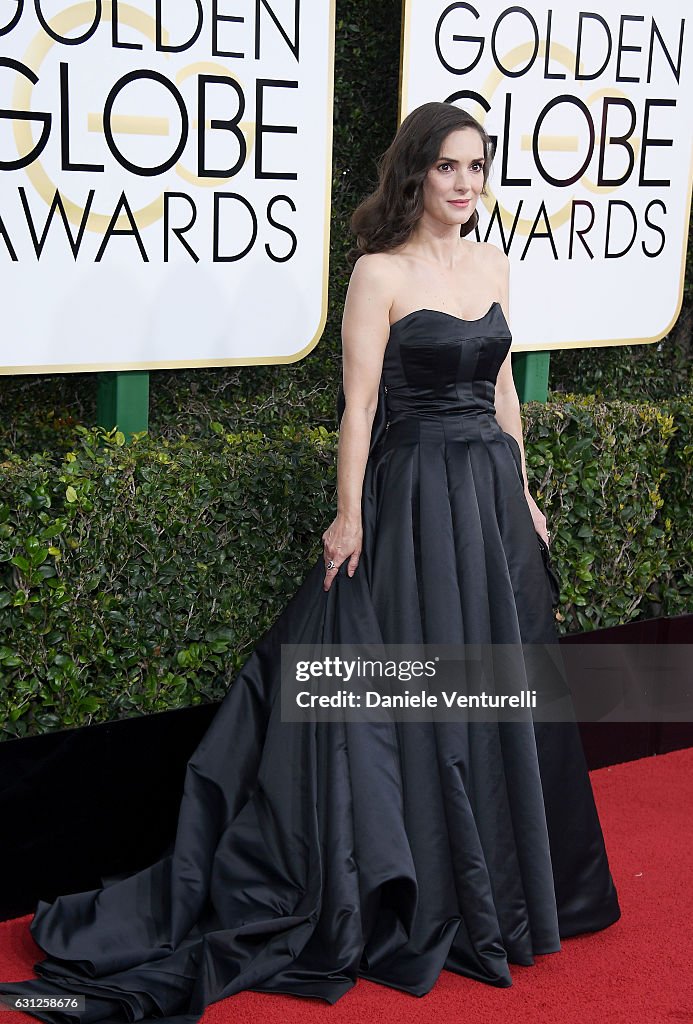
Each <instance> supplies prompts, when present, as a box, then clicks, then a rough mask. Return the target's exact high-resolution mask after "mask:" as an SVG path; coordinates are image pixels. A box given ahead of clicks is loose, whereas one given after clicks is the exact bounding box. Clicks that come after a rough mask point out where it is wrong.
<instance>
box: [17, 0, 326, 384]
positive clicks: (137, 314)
mask: <svg viewBox="0 0 693 1024" xmlns="http://www.w3.org/2000/svg"><path fill="white" fill-rule="evenodd" d="M333 63H334V0H302V2H301V0H252V2H249V0H243V2H241V0H128V2H124V0H111V2H108V0H84V2H77V3H71V2H69V0H14V2H12V3H1V4H0V294H1V300H2V309H3V330H2V337H1V338H0V370H1V371H2V372H4V373H41V372H48V371H54V372H58V371H60V372H65V371H77V370H110V369H139V368H142V369H146V368H159V367H183V366H226V365H231V364H235V363H270V362H291V361H294V360H296V359H299V358H300V357H301V356H303V355H305V354H306V353H307V352H308V351H309V350H310V349H311V348H312V347H313V346H314V345H315V344H316V342H317V341H318V339H319V337H320V335H321V333H322V329H323V326H324V322H325V317H326V309H327V271H328V255H329V250H328V234H329V211H330V186H331V150H332V80H333Z"/></svg>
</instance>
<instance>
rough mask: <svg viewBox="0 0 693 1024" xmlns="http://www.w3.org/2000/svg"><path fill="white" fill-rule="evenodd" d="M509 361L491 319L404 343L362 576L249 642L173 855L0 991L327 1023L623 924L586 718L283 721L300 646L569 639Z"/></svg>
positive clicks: (45, 930) (390, 377) (374, 477)
mask: <svg viewBox="0 0 693 1024" xmlns="http://www.w3.org/2000/svg"><path fill="white" fill-rule="evenodd" d="M510 341H511V338H510V333H509V330H508V327H507V324H506V322H505V319H504V317H503V313H502V310H501V308H500V306H499V305H498V304H494V305H493V306H492V307H491V309H490V310H489V311H488V313H487V314H486V315H485V316H484V317H482V318H480V320H476V321H468V320H461V319H459V318H457V317H454V316H450V315H448V314H446V313H442V312H440V311H434V310H419V311H416V312H414V313H411V314H410V315H409V316H407V317H404V318H403V319H402V320H400V321H398V322H397V323H396V324H394V325H393V326H392V329H391V333H390V339H389V343H388V346H387V349H386V352H385V359H384V364H383V376H382V383H381V390H380V400H379V406H378V414H377V416H376V419H375V423H374V429H373V437H372V441H371V454H370V457H369V460H368V464H367V467H366V474H365V480H364V488H363V521H364V549H363V554H362V558H361V563H360V565H359V568H358V570H357V571H356V573H355V575H354V576H353V578H349V577H348V576H347V574H346V571H345V570H346V563H345V564H344V565H343V566H342V567H341V569H340V571H339V573H338V575H337V577H336V579H335V581H334V583H333V585H332V588H331V590H330V591H329V593H327V594H325V593H324V591H323V589H322V581H323V578H324V565H323V561H322V559H319V560H318V561H317V563H316V564H315V565H314V566H313V568H312V570H311V571H310V572H309V574H308V576H307V578H306V580H305V581H304V583H303V585H302V586H301V588H300V589H299V590H298V592H297V593H296V594H295V595H294V597H293V599H292V600H291V602H290V603H289V604H288V606H287V607H286V609H285V610H284V612H283V613H282V614H281V615H280V616H279V618H278V619H277V620H276V622H275V624H274V625H273V627H272V628H271V629H270V630H269V631H268V633H266V634H265V636H264V637H263V638H262V639H261V641H260V642H259V643H258V645H257V647H256V648H255V650H254V652H253V654H252V655H251V656H250V658H249V660H248V661H247V662H246V664H245V666H244V667H243V669H242V670H241V672H240V674H239V675H238V677H237V678H236V681H235V682H234V683H233V685H232V686H231V687H230V689H229V691H228V693H227V695H226V696H225V698H224V700H223V701H222V702H221V704H220V706H219V710H218V712H217V714H216V716H215V718H214V720H213V722H212V725H211V726H210V728H209V730H208V731H207V733H206V734H205V736H204V738H203V740H202V742H201V743H200V745H199V746H198V748H197V750H196V751H195V753H194V754H193V756H192V758H191V759H190V761H189V764H188V769H187V774H186V780H185V787H184V793H183V797H182V801H181V808H180V817H179V821H178V827H177V833H176V836H175V841H174V842H173V843H172V845H171V847H170V849H169V851H168V853H167V855H166V856H165V857H163V858H162V859H161V860H160V861H158V862H157V863H155V864H153V865H151V866H149V867H147V868H145V869H143V870H141V871H139V872H137V873H135V874H134V875H130V876H129V877H125V878H119V879H111V880H107V881H108V884H106V885H105V886H104V887H103V888H102V889H98V890H94V891H91V892H84V893H73V894H70V895H65V896H61V897H59V898H58V899H56V900H55V901H54V902H53V903H52V904H48V903H46V902H43V901H42V902H40V903H39V904H38V907H37V909H36V913H35V916H34V918H33V920H32V922H31V926H30V928H31V933H32V935H33V937H34V939H35V940H36V942H37V943H38V945H39V946H40V947H41V948H42V950H43V951H44V952H45V954H46V957H45V959H43V960H41V961H40V962H39V963H38V964H36V971H37V972H38V974H39V975H40V977H39V979H37V980H32V981H28V982H23V983H15V984H11V983H6V984H3V985H0V991H2V992H9V991H11V992H14V993H20V994H24V995H29V996H31V995H41V994H44V993H50V994H60V993H64V992H69V993H84V994H85V995H86V997H87V1001H86V1006H87V1009H86V1012H84V1013H76V1014H70V1013H66V1012H54V1011H46V1010H37V1009H32V1010H30V1011H28V1012H31V1013H33V1015H34V1016H36V1017H38V1018H39V1019H42V1020H46V1021H72V1020H74V1021H77V1020H80V1021H83V1022H84V1024H91V1022H93V1021H106V1022H113V1024H116V1022H119V1024H120V1022H123V1021H134V1020H152V1019H154V1018H156V1019H159V1020H163V1021H166V1022H170V1024H193V1022H194V1021H197V1020H199V1018H200V1016H201V1015H202V1012H203V1010H204V1008H205V1007H206V1006H207V1005H209V1004H210V1003H212V1002H216V1001H218V1000H219V999H222V998H225V997H227V996H230V995H233V994H234V993H236V992H239V991H241V990H243V989H252V990H254V991H261V992H283V993H291V994H295V995H303V996H314V997H320V998H322V999H325V1000H327V1001H328V1002H330V1003H334V1002H335V1001H336V1000H337V999H339V998H340V996H342V995H343V994H344V993H345V992H346V991H347V990H348V989H350V988H351V987H352V986H353V985H354V983H355V981H356V979H357V977H359V976H361V977H365V978H369V979H370V980H372V981H375V982H380V983H382V984H384V985H389V986H392V987H394V988H398V989H403V990H405V991H407V992H411V993H413V994H416V995H423V994H425V993H426V992H428V991H429V990H430V989H431V987H432V986H433V985H434V984H435V981H436V979H437V977H438V975H439V973H440V971H441V970H442V969H443V968H446V969H448V970H451V971H456V972H458V973H460V974H463V975H466V976H468V977H470V978H475V979H478V980H479V981H482V982H486V983H488V984H491V985H496V986H508V985H510V983H511V975H510V970H509V964H531V963H532V962H533V958H534V956H535V955H536V954H540V953H550V952H554V951H557V950H559V949H560V939H561V938H562V937H565V936H569V935H574V934H576V933H579V932H585V931H593V930H596V929H600V928H605V927H606V926H608V925H610V924H612V923H613V922H614V921H616V920H617V919H618V918H619V916H620V910H619V905H618V899H617V895H616V891H615V889H614V885H613V881H612V878H611V874H610V871H609V865H608V861H607V856H606V852H605V847H604V841H603V836H602V832H601V828H600V824H599V820H598V817H597V812H596V808H595V804H594V799H593V796H592V790H591V786H590V782H589V776H588V774H587V768H586V764H585V760H584V755H583V751H582V747H581V743H580V739H579V733H578V730H577V726H576V724H575V722H574V720H571V716H570V713H568V714H566V716H565V718H566V720H565V721H563V722H560V723H558V724H553V723H540V722H532V721H531V720H529V721H524V722H512V723H484V722H437V723H433V722H424V723H414V722H406V723H402V722H383V721H378V722H358V723H332V722H330V723H311V724H305V723H287V722H282V720H281V713H280V654H281V645H282V644H283V643H292V644H296V643H304V642H305V643H321V642H322V643H340V642H364V643H380V642H391V643H405V642H410V641H424V642H432V643H446V644H455V643H475V644H476V643H490V642H496V643H517V642H522V641H524V642H525V643H526V644H547V643H549V644H554V643H557V636H556V632H555V627H554V620H553V615H552V608H551V590H550V587H549V585H548V581H547V577H546V573H545V570H544V565H543V562H542V558H541V553H540V550H539V547H538V545H537V541H536V533H535V531H534V528H533V524H532V519H531V515H530V513H529V509H528V507H527V503H526V500H525V497H524V493H523V482H522V476H521V462H520V452H519V447H518V445H517V442H516V441H515V439H514V438H512V437H511V436H510V435H509V434H507V433H504V432H503V430H502V429H501V427H500V425H499V424H498V422H497V420H496V418H495V409H494V405H493V402H494V391H495V381H496V376H497V373H498V369H499V367H500V365H501V363H502V361H503V359H504V358H505V356H506V355H507V352H508V350H509V347H510ZM340 403H341V404H340V411H341V410H343V408H344V396H343V393H342V394H341V396H340ZM527 675H528V678H529V679H530V685H531V677H532V666H531V665H528V666H527ZM565 700H566V701H567V703H568V705H569V704H570V702H569V697H566V698H565Z"/></svg>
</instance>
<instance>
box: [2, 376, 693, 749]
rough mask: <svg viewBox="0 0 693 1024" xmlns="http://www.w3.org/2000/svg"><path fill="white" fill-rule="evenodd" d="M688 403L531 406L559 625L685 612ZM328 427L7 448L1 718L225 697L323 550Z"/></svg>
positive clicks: (533, 465) (89, 435)
mask: <svg viewBox="0 0 693 1024" xmlns="http://www.w3.org/2000/svg"><path fill="white" fill-rule="evenodd" d="M692 419H693V396H689V397H688V398H687V399H686V400H680V401H678V402H674V403H672V404H671V406H670V408H669V409H668V411H665V412H662V411H660V410H658V409H657V408H656V407H654V406H637V405H632V404H628V403H625V402H619V403H614V404H609V405H606V404H600V403H597V402H596V401H595V400H594V399H582V398H579V397H574V398H573V399H572V400H571V401H565V400H564V401H560V402H552V403H551V404H548V405H542V404H539V403H532V404H531V405H529V406H527V408H526V413H525V423H526V433H527V463H528V474H529V477H530V486H531V488H532V490H533V493H535V494H536V496H537V498H538V501H539V504H540V505H541V507H542V508H543V509H544V511H545V512H546V514H547V518H548V519H549V521H550V523H551V529H552V533H553V537H552V551H553V557H554V560H555V563H556V567H557V571H558V574H559V577H560V578H561V581H562V604H561V609H560V613H559V620H558V624H559V631H560V632H566V631H573V630H580V629H590V628H593V627H597V626H608V625H613V624H617V623H621V622H626V621H629V620H633V619H636V618H639V617H648V616H650V615H652V614H653V613H656V614H660V613H661V614H676V613H677V612H680V611H685V610H690V608H691V589H692V586H693V575H692V574H691V536H692V534H693V523H692V513H691V508H690V501H689V498H688V495H689V491H690V482H691V481H690V474H691V458H690V455H691V446H690V443H689V442H685V441H682V439H683V438H687V437H688V438H689V437H690V436H691V432H690V428H691V420H692ZM336 440H337V438H336V434H334V433H332V432H329V431H327V430H325V429H324V428H319V429H312V430H307V429H300V430H294V429H292V428H285V429H284V430H283V431H282V433H281V435H279V436H275V437H274V438H268V437H266V436H264V435H262V434H260V433H251V432H246V433H243V434H237V433H232V432H229V431H227V430H226V429H225V428H224V427H223V426H222V425H221V424H220V423H218V422H213V423H211V424H210V425H209V428H208V431H207V434H206V436H205V437H202V438H195V439H191V438H189V437H186V436H185V435H182V436H181V437H179V438H178V439H177V440H176V441H175V442H173V443H169V442H168V441H166V440H164V441H160V440H158V439H154V438H152V437H151V436H148V435H140V436H139V437H138V438H137V439H136V440H135V442H133V443H132V444H130V445H126V444H124V438H123V435H122V434H116V433H115V432H112V433H110V434H108V433H106V432H105V431H102V430H100V429H98V428H94V429H91V430H87V429H85V428H83V427H78V428H77V430H76V432H75V434H74V436H73V446H72V450H70V451H69V452H67V454H66V456H65V457H64V459H60V458H57V459H56V458H55V457H54V456H52V455H49V454H48V453H40V454H34V455H33V456H32V457H31V458H29V459H28V460H24V459H22V458H20V457H19V456H16V455H14V456H11V457H9V458H7V459H5V461H4V462H2V463H0V494H2V504H0V636H1V637H2V641H1V642H0V735H2V737H3V738H5V739H6V738H9V737H14V736H25V735H31V734H35V733H40V732H45V731H51V730H54V729H59V728H64V727H68V726H78V725H87V724H90V723H92V722H102V721H107V720H110V719H114V718H122V717H128V716H131V715H133V714H144V713H148V712H154V711H161V710H165V709H169V708H175V707H182V706H186V705H190V704H196V703H200V702H203V701H208V700H215V699H219V698H220V697H222V696H223V694H224V692H225V691H226V689H227V687H228V686H229V685H230V683H231V682H232V680H233V677H234V675H235V673H236V672H237V670H238V668H239V667H240V665H241V664H242V662H243V661H244V660H245V657H247V655H248V653H249V652H250V650H251V648H252V646H253V644H254V642H255V641H256V640H257V639H258V638H259V636H260V635H261V634H262V633H263V632H264V631H265V630H266V629H267V627H268V626H269V625H270V624H271V622H272V621H273V620H274V618H275V617H276V615H277V614H279V612H280V611H281V609H282V608H283V607H284V605H285V604H286V602H287V600H288V598H289V597H290V596H291V594H292V593H293V592H294V591H295V590H296V588H297V586H298V585H299V583H300V581H301V580H302V579H303V577H304V576H305V574H306V573H307V570H308V567H309V566H310V565H311V564H312V563H313V561H314V560H315V558H317V557H318V555H319V554H320V551H321V547H322V544H321V535H322V532H323V531H324V529H325V528H326V526H327V525H328V524H329V522H330V521H331V519H332V517H333V514H334V496H335V495H334V492H335V455H336ZM653 609H654V611H653Z"/></svg>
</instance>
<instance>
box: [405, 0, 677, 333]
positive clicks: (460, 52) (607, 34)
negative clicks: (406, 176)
mask: <svg viewBox="0 0 693 1024" xmlns="http://www.w3.org/2000/svg"><path fill="white" fill-rule="evenodd" d="M689 11H690V7H689V4H688V3H684V2H683V0H662V2H660V3H658V4H656V5H655V8H654V13H652V7H651V5H648V4H645V3H643V2H641V0H634V2H633V3H629V5H628V6H623V4H621V3H619V2H617V0H602V2H601V3H600V4H599V5H598V11H597V10H596V9H591V10H589V11H583V10H581V9H580V7H579V5H577V4H575V3H572V2H561V3H560V4H553V5H550V4H548V3H546V2H534V0H527V2H526V3H525V4H524V5H522V6H509V5H505V4H502V3H496V2H494V0H486V2H485V3H483V4H481V3H478V4H472V3H449V2H443V0H407V2H406V5H405V27H404V44H403V71H402V91H401V97H400V100H401V104H400V106H401V110H400V115H401V118H404V116H405V115H406V114H408V113H409V112H410V111H411V110H413V109H414V108H415V107H417V106H419V104H421V103H424V102H427V101H430V100H445V101H450V102H454V103H457V104H458V105H459V106H461V107H463V108H465V109H466V110H468V111H469V112H470V113H471V114H473V115H474V116H475V117H476V118H477V120H479V121H480V122H481V123H482V124H483V125H484V127H485V128H486V130H487V132H488V133H489V134H490V135H491V137H492V138H493V139H494V140H496V155H495V159H494V162H493V166H492V170H491V177H490V180H489V183H488V192H489V194H488V197H487V198H486V199H484V201H483V202H484V206H480V208H479V218H480V220H479V235H480V238H481V240H482V241H489V242H493V243H494V244H496V245H498V246H500V247H502V248H503V249H504V250H505V251H506V252H507V253H508V255H509V257H510V260H511V265H512V270H511V282H512V286H511V319H512V328H513V338H514V343H513V348H514V350H532V349H551V348H566V347H570V346H577V347H583V346H590V345H618V344H626V343H634V342H649V341H656V340H658V339H659V338H661V337H663V336H664V335H665V334H666V333H668V331H669V330H670V329H671V327H672V326H673V324H674V322H675V321H676V319H677V317H678V314H679V311H680V308H681V302H682V297H683V277H684V269H685V259H686V245H687V233H688V223H689V214H690V202H691V184H692V174H691V172H692V168H693V145H692V133H691V126H692V124H693V38H691V25H690V24H689V19H688V18H687V17H686V15H687V14H688V13H689Z"/></svg>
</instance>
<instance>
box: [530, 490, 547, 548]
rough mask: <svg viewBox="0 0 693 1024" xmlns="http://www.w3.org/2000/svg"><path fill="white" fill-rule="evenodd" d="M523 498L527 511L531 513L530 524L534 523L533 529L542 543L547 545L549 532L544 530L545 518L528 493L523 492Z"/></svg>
mask: <svg viewBox="0 0 693 1024" xmlns="http://www.w3.org/2000/svg"><path fill="white" fill-rule="evenodd" d="M525 498H526V499H527V504H528V505H529V511H530V512H531V513H532V522H533V523H534V529H535V530H536V532H537V533H538V534H539V536H540V537H541V539H542V540H543V541H544V543H545V544H548V543H549V531H548V530H547V529H546V516H545V515H544V513H543V512H542V511H541V509H540V508H539V506H538V505H537V503H536V501H535V500H534V498H533V497H532V495H531V494H530V493H529V491H525Z"/></svg>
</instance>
